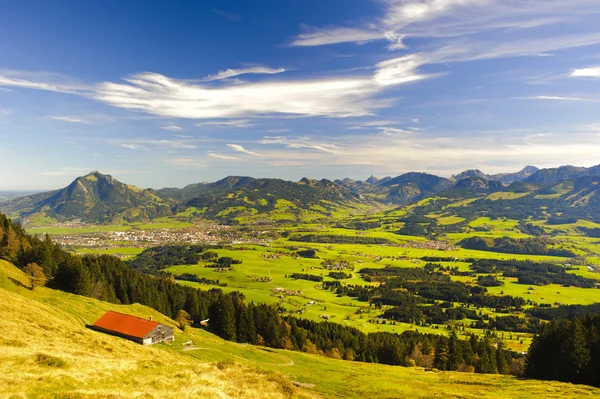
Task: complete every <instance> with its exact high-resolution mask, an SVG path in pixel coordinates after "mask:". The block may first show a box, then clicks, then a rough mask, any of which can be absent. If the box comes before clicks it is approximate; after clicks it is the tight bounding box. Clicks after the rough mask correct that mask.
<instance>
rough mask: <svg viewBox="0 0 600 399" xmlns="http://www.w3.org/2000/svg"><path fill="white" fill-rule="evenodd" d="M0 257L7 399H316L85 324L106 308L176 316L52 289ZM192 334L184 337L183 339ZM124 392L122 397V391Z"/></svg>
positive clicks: (284, 384)
mask: <svg viewBox="0 0 600 399" xmlns="http://www.w3.org/2000/svg"><path fill="white" fill-rule="evenodd" d="M22 284H25V285H27V279H26V277H25V276H24V275H23V274H22V273H21V272H20V271H19V270H18V269H16V268H15V267H14V266H12V265H10V264H8V263H6V262H4V261H0V302H2V303H3V304H9V303H10V306H2V307H0V331H2V337H1V338H0V346H1V347H2V348H1V350H0V386H2V387H3V391H2V393H0V396H1V397H14V398H20V397H28V398H50V397H52V398H115V397H128V398H130V397H143V398H182V397H185V398H188V397H189V398H192V397H194V398H197V397H203V398H204V397H206V398H228V397H235V398H296V397H297V398H314V397H316V396H315V395H312V394H310V393H305V392H303V391H302V390H301V389H298V388H296V387H294V386H293V385H292V384H291V383H290V382H289V381H287V380H286V379H284V378H283V377H281V376H280V375H278V374H277V373H273V372H265V371H264V370H259V369H256V368H251V367H247V366H240V365H234V364H228V363H213V362H200V361H197V360H196V359H194V358H192V357H191V356H188V355H186V354H184V353H182V352H179V351H176V350H173V348H170V347H167V346H166V345H159V346H155V347H143V346H140V345H138V344H135V343H132V342H129V341H126V340H123V339H120V338H116V337H112V336H109V335H105V334H101V333H98V332H95V331H92V330H89V329H87V328H86V327H85V325H86V324H89V323H93V322H94V321H95V320H96V319H97V318H98V317H100V316H101V315H102V314H103V313H104V312H105V311H107V310H109V309H115V310H118V311H121V312H125V313H129V314H133V315H137V316H140V317H149V316H150V315H153V316H154V318H155V320H158V321H160V322H162V323H165V324H167V325H174V323H173V321H171V320H169V319H167V318H165V317H164V316H162V315H160V314H157V312H156V311H153V310H151V309H149V308H146V307H143V306H139V305H133V306H118V305H112V304H108V303H104V302H99V301H96V300H92V299H89V298H84V297H79V296H76V295H70V294H65V293H63V292H59V291H53V290H50V289H46V288H36V289H35V290H33V291H30V290H29V289H27V288H24V287H22V286H21V285H22ZM184 338H185V337H184V336H183V334H179V336H178V342H177V344H178V345H179V346H180V347H181V343H180V342H181V340H182V339H184ZM115 395H116V396H115Z"/></svg>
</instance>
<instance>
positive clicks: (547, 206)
mask: <svg viewBox="0 0 600 399" xmlns="http://www.w3.org/2000/svg"><path fill="white" fill-rule="evenodd" d="M480 188H481V190H480V193H479V194H478V195H472V194H473V192H471V193H470V194H471V200H470V201H468V202H462V203H461V202H460V198H465V197H466V198H468V196H462V197H461V196H460V195H459V193H457V192H456V190H455V189H452V190H450V191H449V192H447V193H441V194H439V197H438V198H435V199H433V200H432V201H429V202H428V203H426V204H422V205H421V206H418V207H415V208H414V209H413V212H415V213H417V214H423V215H426V214H428V213H432V212H450V213H452V214H453V215H457V216H460V217H463V218H466V219H475V218H478V217H482V216H483V217H491V218H509V219H515V220H528V219H529V218H533V220H548V223H550V224H564V223H574V222H576V221H577V219H586V220H591V221H595V222H600V176H584V177H579V178H575V179H572V180H565V181H560V182H558V183H553V184H546V185H545V184H535V183H526V182H517V183H513V184H511V185H510V186H508V187H506V188H504V189H501V190H498V191H495V192H494V190H491V191H487V194H486V190H484V188H485V186H484V185H481V186H480ZM490 192H492V194H491V195H489V193H490ZM457 199H458V200H459V201H457Z"/></svg>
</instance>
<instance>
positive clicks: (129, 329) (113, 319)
mask: <svg viewBox="0 0 600 399" xmlns="http://www.w3.org/2000/svg"><path fill="white" fill-rule="evenodd" d="M158 325H160V323H157V322H155V321H151V320H146V319H142V318H141V317H136V316H131V315H128V314H124V313H118V312H113V311H112V310H109V311H108V312H106V314H105V315H104V316H102V317H101V318H99V319H98V320H97V321H96V322H95V323H94V327H99V328H102V329H104V330H109V331H114V332H117V333H120V334H124V335H128V336H131V337H136V338H144V337H145V336H146V335H147V334H148V333H149V332H150V331H152V330H153V329H154V328H155V327H157V326H158Z"/></svg>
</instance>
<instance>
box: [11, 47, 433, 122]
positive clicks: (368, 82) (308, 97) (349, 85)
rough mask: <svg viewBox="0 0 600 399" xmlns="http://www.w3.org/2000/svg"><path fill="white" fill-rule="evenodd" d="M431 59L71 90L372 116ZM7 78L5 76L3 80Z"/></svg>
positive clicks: (150, 77)
mask: <svg viewBox="0 0 600 399" xmlns="http://www.w3.org/2000/svg"><path fill="white" fill-rule="evenodd" d="M427 63H429V60H428V58H426V57H424V56H422V55H420V54H411V55H406V56H403V57H397V58H394V59H391V60H387V61H383V62H380V63H378V64H377V65H375V72H374V74H373V75H371V76H369V75H358V76H352V77H337V76H333V77H328V78H320V79H303V80H285V81H278V82H254V83H244V84H231V83H229V84H225V85H221V86H218V87H214V86H212V85H205V84H196V83H193V82H191V81H186V80H177V79H173V78H169V77H167V76H164V75H160V74H157V73H142V74H137V75H132V76H129V77H126V78H124V83H113V82H104V83H99V84H96V85H92V86H90V88H88V89H87V91H85V92H78V91H71V93H72V94H79V95H83V96H86V97H90V98H93V99H95V100H98V101H101V102H104V103H107V104H109V105H112V106H114V107H118V108H125V109H130V110H136V111H142V112H145V113H147V114H151V115H155V116H161V117H169V118H189V119H215V118H243V117H257V116H274V115H276V114H282V115H288V116H294V117H297V116H324V117H332V118H342V117H350V116H364V115H370V114H372V113H373V111H374V110H376V109H378V108H382V107H387V106H390V105H391V104H392V102H391V101H390V99H382V98H381V96H380V94H382V92H384V91H385V90H386V89H387V88H389V87H392V86H398V85H403V84H407V83H411V82H415V81H419V80H423V79H427V78H432V77H434V76H437V75H433V74H422V73H420V71H419V69H420V67H421V66H423V65H425V64H427ZM4 78H5V77H4V76H3V75H0V85H2V82H3V80H2V79H4ZM4 81H6V79H4ZM11 82H12V84H14V85H17V86H19V85H20V87H26V88H30V89H39V90H49V91H59V92H64V90H63V89H64V88H63V87H57V86H56V85H51V84H48V83H45V82H33V81H27V82H15V81H11ZM209 123H210V122H209ZM215 126H216V125H215Z"/></svg>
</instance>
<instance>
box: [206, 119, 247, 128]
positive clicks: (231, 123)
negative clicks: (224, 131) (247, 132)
mask: <svg viewBox="0 0 600 399" xmlns="http://www.w3.org/2000/svg"><path fill="white" fill-rule="evenodd" d="M195 126H198V127H201V126H213V127H232V128H246V127H252V126H256V124H255V123H253V122H252V121H251V120H249V119H229V120H221V121H209V122H200V123H196V124H195Z"/></svg>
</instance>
